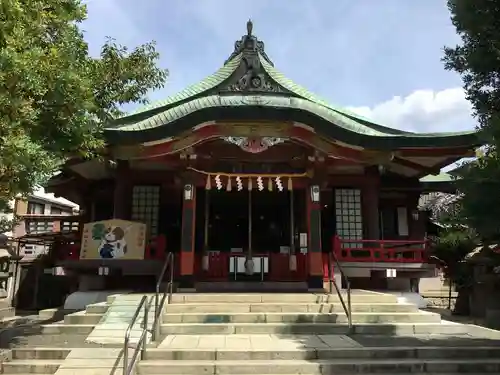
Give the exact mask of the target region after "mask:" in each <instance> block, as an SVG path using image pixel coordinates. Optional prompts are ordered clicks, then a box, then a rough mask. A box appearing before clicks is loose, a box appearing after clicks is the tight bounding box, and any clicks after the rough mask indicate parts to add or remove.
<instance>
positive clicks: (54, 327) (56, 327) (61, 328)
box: [41, 323, 96, 335]
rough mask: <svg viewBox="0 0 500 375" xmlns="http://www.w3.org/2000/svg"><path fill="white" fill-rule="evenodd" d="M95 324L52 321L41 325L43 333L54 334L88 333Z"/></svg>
mask: <svg viewBox="0 0 500 375" xmlns="http://www.w3.org/2000/svg"><path fill="white" fill-rule="evenodd" d="M95 326H96V325H95V324H64V323H53V324H44V325H42V326H41V327H42V333H43V334H44V335H50V334H52V335H54V334H61V333H65V334H76V335H88V334H89V333H91V332H92V331H93V329H94V328H95Z"/></svg>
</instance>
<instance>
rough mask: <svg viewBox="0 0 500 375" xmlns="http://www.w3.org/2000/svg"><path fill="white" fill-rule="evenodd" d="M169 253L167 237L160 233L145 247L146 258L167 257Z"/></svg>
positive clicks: (157, 258) (158, 258)
mask: <svg viewBox="0 0 500 375" xmlns="http://www.w3.org/2000/svg"><path fill="white" fill-rule="evenodd" d="M166 254H167V238H166V237H165V235H163V234H160V235H158V236H156V237H153V238H151V240H150V241H149V243H148V244H147V245H146V247H145V249H144V259H155V260H160V259H165V256H166Z"/></svg>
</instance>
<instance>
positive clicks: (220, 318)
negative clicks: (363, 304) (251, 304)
mask: <svg viewBox="0 0 500 375" xmlns="http://www.w3.org/2000/svg"><path fill="white" fill-rule="evenodd" d="M352 321H353V322H354V323H439V322H440V321H441V315H439V314H434V313H429V312H417V313H353V314H352ZM163 322H164V323H170V324H173V323H347V322H348V319H347V315H346V314H343V313H333V314H332V313H298V314H297V313H228V314H224V313H214V314H206V313H205V314H204V313H183V314H171V313H168V314H166V315H164V316H163Z"/></svg>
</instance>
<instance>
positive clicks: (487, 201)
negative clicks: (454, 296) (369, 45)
mask: <svg viewBox="0 0 500 375" xmlns="http://www.w3.org/2000/svg"><path fill="white" fill-rule="evenodd" d="M448 8H449V10H450V12H451V19H452V21H453V25H454V26H455V28H456V30H457V33H458V35H459V36H460V38H461V43H460V44H459V45H457V46H455V47H447V48H445V57H444V63H445V67H446V69H448V70H453V71H456V72H458V73H459V74H460V75H461V76H462V80H463V83H464V89H465V91H466V94H467V99H468V100H469V101H470V102H471V103H472V106H473V109H474V116H475V118H476V119H477V121H478V128H479V130H480V134H481V137H483V142H484V143H485V144H486V145H487V146H486V147H485V149H484V152H483V154H482V155H481V156H480V157H479V158H477V160H476V161H474V162H471V163H469V164H467V165H465V166H463V167H462V168H461V171H460V175H461V177H462V178H461V179H459V180H458V181H457V184H458V188H459V189H460V191H461V192H462V193H463V198H462V200H461V206H462V207H461V213H462V215H463V217H464V219H465V221H466V222H467V224H468V225H470V226H471V227H473V228H475V229H476V230H477V232H478V234H479V235H480V237H481V238H482V239H483V240H485V241H486V242H488V241H498V240H499V239H500V194H499V192H500V156H499V155H498V152H499V150H500V149H499V145H500V1H497V0H448Z"/></svg>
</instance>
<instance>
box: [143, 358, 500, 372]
mask: <svg viewBox="0 0 500 375" xmlns="http://www.w3.org/2000/svg"><path fill="white" fill-rule="evenodd" d="M498 371H500V359H444V360H443V359H425V360H421V359H396V360H395V359H390V360H387V359H379V360H377V359H350V360H348V359H343V360H273V361H266V360H263V361H258V360H249V361H231V360H227V361H177V360H144V361H141V362H139V363H138V366H137V373H138V374H140V375H146V374H148V375H149V374H162V375H164V374H169V375H171V374H183V375H199V374H221V375H222V374H227V375H229V374H259V375H262V374H311V375H320V374H321V375H330V374H356V373H357V374H359V373H369V372H374V373H394V372H401V373H415V372H418V373H436V372H456V373H462V372H467V373H470V372H483V373H491V374H493V373H498Z"/></svg>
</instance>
